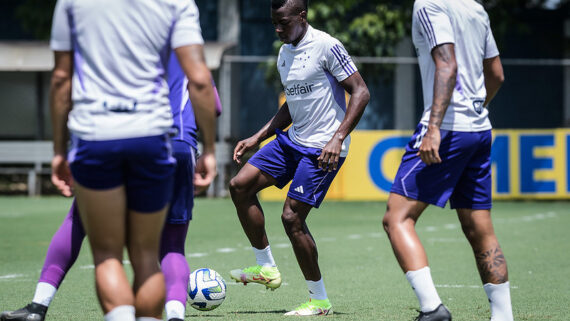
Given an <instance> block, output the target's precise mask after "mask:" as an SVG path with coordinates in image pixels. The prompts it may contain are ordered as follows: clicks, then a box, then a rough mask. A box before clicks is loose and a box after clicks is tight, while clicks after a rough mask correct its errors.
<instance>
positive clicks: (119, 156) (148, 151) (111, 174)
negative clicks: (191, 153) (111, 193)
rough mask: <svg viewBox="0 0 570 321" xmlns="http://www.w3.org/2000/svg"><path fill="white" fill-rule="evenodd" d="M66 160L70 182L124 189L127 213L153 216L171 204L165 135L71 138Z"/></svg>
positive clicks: (170, 159) (170, 163) (171, 170)
mask: <svg viewBox="0 0 570 321" xmlns="http://www.w3.org/2000/svg"><path fill="white" fill-rule="evenodd" d="M68 159H69V165H70V168H71V173H72V174H73V179H74V180H75V181H77V182H78V183H79V184H81V185H82V186H85V187H87V188H90V189H95V190H105V189H110V188H115V187H119V186H121V185H124V186H125V188H126V193H127V195H126V196H127V207H128V208H129V209H131V210H135V211H138V212H146V213H149V212H156V211H158V210H160V209H162V208H163V207H164V206H166V204H167V203H169V202H170V200H171V197H172V184H173V173H174V169H175V166H176V160H175V159H174V158H173V157H172V156H171V147H170V138H168V137H167V136H166V135H160V136H151V137H140V138H128V139H116V140H107V141H87V140H82V139H79V138H76V137H75V138H73V148H72V150H71V151H70V152H69V157H68Z"/></svg>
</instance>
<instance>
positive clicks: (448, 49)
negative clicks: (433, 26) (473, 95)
mask: <svg viewBox="0 0 570 321" xmlns="http://www.w3.org/2000/svg"><path fill="white" fill-rule="evenodd" d="M432 57H433V59H434V61H435V65H436V69H435V75H434V84H433V102H432V109H431V114H430V119H429V124H430V125H436V126H438V127H439V126H441V123H442V121H443V116H444V115H445V112H446V111H447V107H448V106H449V102H450V101H451V95H452V94H453V89H454V88H455V82H456V76H457V67H456V66H457V65H456V61H455V51H454V45H453V44H443V45H440V46H437V47H435V48H434V49H433V51H432Z"/></svg>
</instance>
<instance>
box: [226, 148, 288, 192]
mask: <svg viewBox="0 0 570 321" xmlns="http://www.w3.org/2000/svg"><path fill="white" fill-rule="evenodd" d="M295 156H296V155H295V153H293V151H292V150H290V149H289V148H287V146H283V145H282V144H281V143H280V142H279V141H278V140H277V139H274V140H272V141H270V142H269V143H268V144H267V145H265V146H263V147H262V148H261V149H260V150H258V151H257V152H256V153H255V154H254V155H253V156H252V157H251V158H250V159H249V160H248V161H247V164H246V166H244V167H242V169H241V170H240V172H239V173H238V175H237V176H236V183H239V185H242V186H244V185H245V186H259V187H261V186H265V187H267V186H271V185H275V186H277V187H278V188H283V187H284V186H285V185H287V183H289V181H291V179H292V178H293V175H294V174H295V169H296V167H297V163H298V158H297V157H295ZM247 165H249V166H247ZM268 184H270V185H268Z"/></svg>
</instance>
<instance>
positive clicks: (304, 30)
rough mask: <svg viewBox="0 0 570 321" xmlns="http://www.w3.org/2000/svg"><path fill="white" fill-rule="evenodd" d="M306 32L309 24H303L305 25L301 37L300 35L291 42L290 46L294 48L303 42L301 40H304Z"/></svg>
mask: <svg viewBox="0 0 570 321" xmlns="http://www.w3.org/2000/svg"><path fill="white" fill-rule="evenodd" d="M307 30H309V24H308V23H305V24H304V25H303V32H301V35H300V36H299V37H298V38H297V39H295V40H294V41H293V42H291V44H292V45H293V46H294V47H297V45H298V44H299V42H301V40H303V38H305V35H306V34H307Z"/></svg>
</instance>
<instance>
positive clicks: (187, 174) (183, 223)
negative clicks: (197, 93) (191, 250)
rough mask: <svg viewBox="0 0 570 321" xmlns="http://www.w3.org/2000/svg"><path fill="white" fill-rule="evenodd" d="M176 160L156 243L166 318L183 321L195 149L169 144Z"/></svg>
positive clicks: (186, 288)
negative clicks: (163, 289)
mask: <svg viewBox="0 0 570 321" xmlns="http://www.w3.org/2000/svg"><path fill="white" fill-rule="evenodd" d="M172 152H173V156H174V158H176V171H175V173H174V186H173V193H172V199H171V202H170V209H169V211H168V214H167V215H166V223H165V225H164V229H163V231H162V236H161V240H160V266H161V268H162V272H163V274H164V281H165V286H166V304H165V305H164V308H165V311H166V319H167V320H169V321H180V320H184V315H185V313H186V297H187V296H188V279H189V275H190V267H189V266H188V261H187V260H186V254H185V243H186V235H187V232H188V225H189V223H190V220H191V219H192V208H193V207H194V181H193V180H194V167H195V164H196V161H195V150H194V148H193V147H192V146H191V145H190V144H188V143H186V142H183V141H179V140H173V141H172Z"/></svg>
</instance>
